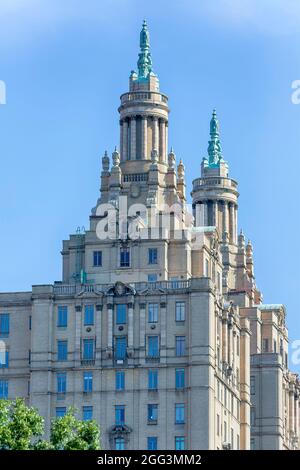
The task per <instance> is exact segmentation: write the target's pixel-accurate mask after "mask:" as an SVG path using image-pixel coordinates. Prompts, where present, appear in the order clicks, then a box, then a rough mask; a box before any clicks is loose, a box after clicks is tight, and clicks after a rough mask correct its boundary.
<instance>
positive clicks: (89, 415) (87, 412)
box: [82, 406, 93, 421]
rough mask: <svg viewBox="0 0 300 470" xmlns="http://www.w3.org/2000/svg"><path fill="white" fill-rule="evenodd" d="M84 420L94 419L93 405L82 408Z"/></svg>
mask: <svg viewBox="0 0 300 470" xmlns="http://www.w3.org/2000/svg"><path fill="white" fill-rule="evenodd" d="M82 415H83V421H90V420H91V419H93V407H92V406H84V407H83V409H82Z"/></svg>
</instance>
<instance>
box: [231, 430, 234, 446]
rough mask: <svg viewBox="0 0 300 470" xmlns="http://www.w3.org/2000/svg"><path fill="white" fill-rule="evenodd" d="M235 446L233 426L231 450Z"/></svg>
mask: <svg viewBox="0 0 300 470" xmlns="http://www.w3.org/2000/svg"><path fill="white" fill-rule="evenodd" d="M233 448H234V431H233V428H231V450H233Z"/></svg>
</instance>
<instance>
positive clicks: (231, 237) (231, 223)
mask: <svg viewBox="0 0 300 470" xmlns="http://www.w3.org/2000/svg"><path fill="white" fill-rule="evenodd" d="M234 231H235V228H234V204H233V203H232V202H230V203H229V241H230V242H231V243H234Z"/></svg>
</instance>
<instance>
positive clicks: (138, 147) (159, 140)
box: [120, 115, 168, 162]
mask: <svg viewBox="0 0 300 470" xmlns="http://www.w3.org/2000/svg"><path fill="white" fill-rule="evenodd" d="M138 121H139V122H138ZM167 149H168V121H167V120H166V119H163V118H161V117H158V116H148V115H138V116H131V117H127V118H125V119H121V121H120V153H121V161H126V160H149V159H151V151H152V150H156V151H157V153H158V156H159V161H160V162H166V161H167Z"/></svg>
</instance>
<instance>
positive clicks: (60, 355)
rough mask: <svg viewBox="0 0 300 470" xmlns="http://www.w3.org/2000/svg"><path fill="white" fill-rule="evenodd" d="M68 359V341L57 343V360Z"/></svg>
mask: <svg viewBox="0 0 300 470" xmlns="http://www.w3.org/2000/svg"><path fill="white" fill-rule="evenodd" d="M67 359H68V341H65V340H59V341H57V360H58V361H66V360H67Z"/></svg>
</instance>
